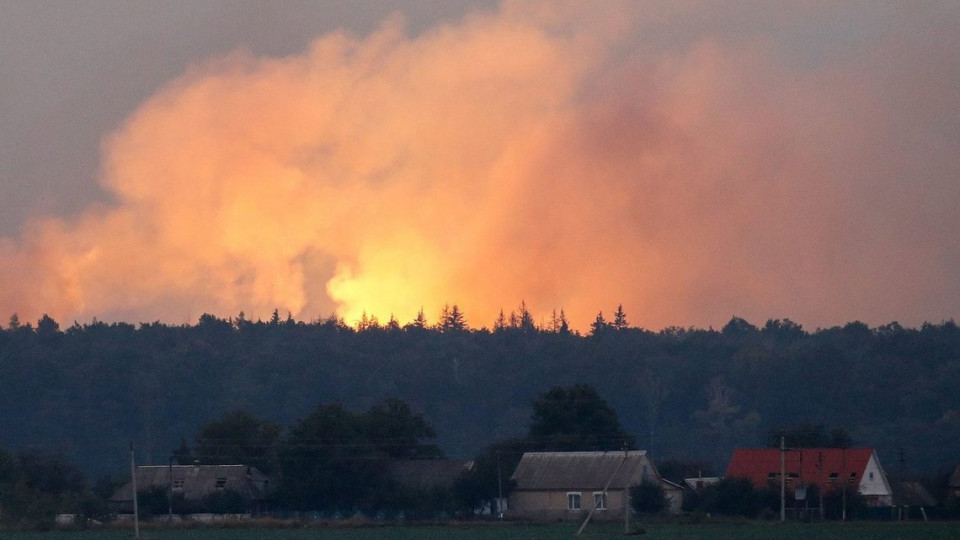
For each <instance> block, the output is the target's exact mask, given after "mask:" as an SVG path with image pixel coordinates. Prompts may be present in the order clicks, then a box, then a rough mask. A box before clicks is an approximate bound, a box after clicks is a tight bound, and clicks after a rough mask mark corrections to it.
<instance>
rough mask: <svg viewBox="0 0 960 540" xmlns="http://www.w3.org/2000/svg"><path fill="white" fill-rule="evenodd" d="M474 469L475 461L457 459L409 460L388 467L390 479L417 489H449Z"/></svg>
mask: <svg viewBox="0 0 960 540" xmlns="http://www.w3.org/2000/svg"><path fill="white" fill-rule="evenodd" d="M471 469H473V461H464V460H457V459H409V460H397V461H391V462H390V463H389V464H388V465H387V473H388V474H389V476H390V479H391V480H393V481H394V482H396V483H398V484H400V485H402V486H404V487H410V488H415V489H430V488H449V487H452V486H453V484H454V483H455V482H456V481H457V479H458V478H460V475H461V474H463V473H464V472H466V471H469V470H471Z"/></svg>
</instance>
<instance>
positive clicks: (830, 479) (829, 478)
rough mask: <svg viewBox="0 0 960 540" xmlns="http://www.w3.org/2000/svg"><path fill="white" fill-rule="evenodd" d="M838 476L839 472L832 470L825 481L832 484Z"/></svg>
mask: <svg viewBox="0 0 960 540" xmlns="http://www.w3.org/2000/svg"><path fill="white" fill-rule="evenodd" d="M839 476H840V473H835V472H832V473H830V476H828V477H827V483H828V484H832V483H834V482H836V481H837V478H838V477H839Z"/></svg>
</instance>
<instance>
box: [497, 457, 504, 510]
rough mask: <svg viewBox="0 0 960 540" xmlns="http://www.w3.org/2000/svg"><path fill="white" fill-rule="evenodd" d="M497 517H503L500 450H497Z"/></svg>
mask: <svg viewBox="0 0 960 540" xmlns="http://www.w3.org/2000/svg"><path fill="white" fill-rule="evenodd" d="M497 517H498V518H499V519H503V475H502V474H501V473H500V450H497Z"/></svg>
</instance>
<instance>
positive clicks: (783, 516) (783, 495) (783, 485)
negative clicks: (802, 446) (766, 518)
mask: <svg viewBox="0 0 960 540" xmlns="http://www.w3.org/2000/svg"><path fill="white" fill-rule="evenodd" d="M786 446H787V442H786V437H784V436H783V435H781V436H780V523H783V522H785V521H787V482H786V476H787V463H786V458H785V454H786V451H787V447H786Z"/></svg>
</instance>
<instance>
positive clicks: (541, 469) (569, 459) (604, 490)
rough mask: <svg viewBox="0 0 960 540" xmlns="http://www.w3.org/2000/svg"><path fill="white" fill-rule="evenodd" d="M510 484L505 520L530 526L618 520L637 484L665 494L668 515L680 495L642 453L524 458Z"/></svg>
mask: <svg viewBox="0 0 960 540" xmlns="http://www.w3.org/2000/svg"><path fill="white" fill-rule="evenodd" d="M512 479H513V480H514V481H515V482H516V488H515V489H514V490H513V493H512V494H511V495H510V504H509V508H510V510H509V515H510V516H511V517H516V518H522V519H531V520H551V521H552V520H558V519H560V520H574V521H576V520H582V519H584V518H585V517H586V516H587V514H588V513H589V512H591V511H592V512H593V517H592V518H591V519H594V520H601V521H602V520H607V521H614V520H622V519H623V518H624V512H625V511H626V509H627V508H628V507H629V490H630V487H631V486H633V485H637V484H640V483H642V482H653V483H657V484H659V485H660V486H662V487H663V488H664V492H665V494H666V496H667V501H668V507H669V510H670V511H671V512H679V511H680V506H681V503H682V497H683V490H682V489H681V488H680V487H679V486H676V485H675V484H668V483H665V482H664V481H663V480H662V479H661V478H660V474H659V473H658V472H657V469H656V467H654V466H653V463H652V462H651V461H650V459H649V457H648V456H647V453H646V452H645V451H642V450H634V451H617V452H527V453H525V454H523V457H522V458H521V459H520V463H519V464H518V465H517V469H516V471H515V472H514V473H513V476H512Z"/></svg>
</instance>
